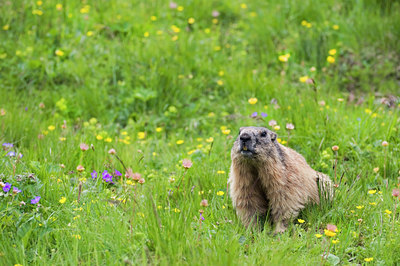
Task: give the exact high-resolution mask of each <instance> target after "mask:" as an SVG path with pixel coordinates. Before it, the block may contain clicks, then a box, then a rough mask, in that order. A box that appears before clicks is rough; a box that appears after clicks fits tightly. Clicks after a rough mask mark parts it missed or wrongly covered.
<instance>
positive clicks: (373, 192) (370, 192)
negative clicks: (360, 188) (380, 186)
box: [368, 189, 376, 195]
mask: <svg viewBox="0 0 400 266" xmlns="http://www.w3.org/2000/svg"><path fill="white" fill-rule="evenodd" d="M375 193H376V189H371V190H368V194H371V195H373V194H375Z"/></svg>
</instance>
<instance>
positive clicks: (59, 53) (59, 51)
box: [54, 49, 64, 57]
mask: <svg viewBox="0 0 400 266" xmlns="http://www.w3.org/2000/svg"><path fill="white" fill-rule="evenodd" d="M54 53H55V54H56V56H60V57H61V56H64V52H63V51H62V50H59V49H57V50H56V51H55V52H54Z"/></svg>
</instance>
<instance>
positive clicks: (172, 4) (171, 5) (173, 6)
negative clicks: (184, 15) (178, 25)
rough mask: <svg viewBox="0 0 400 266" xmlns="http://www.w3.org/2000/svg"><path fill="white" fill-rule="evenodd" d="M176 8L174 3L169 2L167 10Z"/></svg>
mask: <svg viewBox="0 0 400 266" xmlns="http://www.w3.org/2000/svg"><path fill="white" fill-rule="evenodd" d="M177 7H178V5H177V4H176V3H174V2H169V8H171V9H175V8H177Z"/></svg>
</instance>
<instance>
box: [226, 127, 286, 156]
mask: <svg viewBox="0 0 400 266" xmlns="http://www.w3.org/2000/svg"><path fill="white" fill-rule="evenodd" d="M276 137H277V135H276V133H274V132H272V131H271V130H268V129H267V128H264V127H241V128H240V130H239V135H238V137H237V139H236V141H235V143H234V144H233V148H232V152H231V155H232V159H239V160H240V159H243V160H254V161H260V160H262V161H264V162H265V161H269V160H270V159H275V158H277V157H281V155H282V150H281V149H280V147H279V144H278V142H277V140H276ZM274 161H275V160H274Z"/></svg>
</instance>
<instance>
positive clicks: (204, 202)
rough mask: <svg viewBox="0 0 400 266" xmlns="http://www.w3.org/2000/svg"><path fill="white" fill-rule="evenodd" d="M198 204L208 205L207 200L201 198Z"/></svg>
mask: <svg viewBox="0 0 400 266" xmlns="http://www.w3.org/2000/svg"><path fill="white" fill-rule="evenodd" d="M200 206H202V207H207V206H208V201H207V200H206V199H203V200H202V201H201V202H200Z"/></svg>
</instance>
